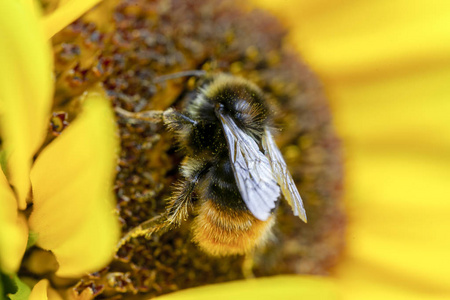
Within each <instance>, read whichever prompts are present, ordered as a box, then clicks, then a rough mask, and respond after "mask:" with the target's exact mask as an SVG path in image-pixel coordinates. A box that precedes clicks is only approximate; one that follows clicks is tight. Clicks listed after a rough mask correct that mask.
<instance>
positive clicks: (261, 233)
mask: <svg viewBox="0 0 450 300" xmlns="http://www.w3.org/2000/svg"><path fill="white" fill-rule="evenodd" d="M274 222H275V219H274V217H270V218H269V219H268V220H266V221H260V220H258V219H256V218H255V217H254V216H253V215H252V214H251V213H250V212H249V211H236V210H232V209H223V207H221V206H218V205H217V204H215V203H214V202H213V201H210V200H207V201H206V202H205V203H203V204H202V205H200V208H199V214H198V216H197V217H196V218H195V220H194V222H193V225H192V232H193V241H194V242H196V243H197V244H198V245H199V246H200V248H202V250H203V251H205V252H206V253H209V254H210V255H214V256H226V255H236V254H246V253H248V252H250V251H251V250H252V249H254V248H255V247H258V246H262V245H263V244H265V243H266V242H267V241H268V239H269V238H270V236H271V235H272V232H271V229H272V226H273V224H274Z"/></svg>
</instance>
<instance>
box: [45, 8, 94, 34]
mask: <svg viewBox="0 0 450 300" xmlns="http://www.w3.org/2000/svg"><path fill="white" fill-rule="evenodd" d="M100 1H101V0H67V1H62V3H61V5H60V6H59V7H58V9H57V10H55V11H54V12H53V13H51V14H50V15H48V16H45V17H44V19H43V25H44V28H45V32H46V35H47V37H48V38H51V37H52V36H54V35H55V34H56V33H57V32H59V31H60V30H61V29H63V28H64V27H66V26H67V25H69V24H70V23H72V22H73V21H75V20H76V19H78V18H79V17H80V16H81V15H82V14H84V13H85V12H86V11H88V10H89V9H90V8H91V7H93V6H94V5H96V4H97V3H99V2H100Z"/></svg>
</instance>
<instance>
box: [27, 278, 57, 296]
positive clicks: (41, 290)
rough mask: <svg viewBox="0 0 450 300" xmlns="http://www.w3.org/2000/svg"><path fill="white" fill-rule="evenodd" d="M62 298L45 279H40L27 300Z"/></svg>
mask: <svg viewBox="0 0 450 300" xmlns="http://www.w3.org/2000/svg"><path fill="white" fill-rule="evenodd" d="M61 299H62V297H61V296H60V295H59V294H58V293H57V292H56V291H55V290H53V289H52V288H51V287H49V282H48V280H47V279H42V280H41V281H39V282H38V283H36V285H35V286H34V287H33V290H32V291H31V294H30V298H29V300H61Z"/></svg>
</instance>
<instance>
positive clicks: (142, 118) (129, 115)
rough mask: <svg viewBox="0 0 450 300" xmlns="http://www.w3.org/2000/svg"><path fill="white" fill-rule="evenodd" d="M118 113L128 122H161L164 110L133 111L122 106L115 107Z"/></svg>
mask: <svg viewBox="0 0 450 300" xmlns="http://www.w3.org/2000/svg"><path fill="white" fill-rule="evenodd" d="M115 111H116V113H117V114H118V115H119V116H121V117H123V118H125V119H126V120H127V122H128V123H130V124H136V123H139V122H149V123H160V122H162V121H163V114H164V111H163V110H147V111H141V112H131V111H128V110H125V109H123V108H120V107H115Z"/></svg>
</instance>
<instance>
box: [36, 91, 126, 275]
mask: <svg viewBox="0 0 450 300" xmlns="http://www.w3.org/2000/svg"><path fill="white" fill-rule="evenodd" d="M117 149H118V141H117V133H116V126H115V122H114V116H113V113H112V110H111V108H110V103H109V101H108V100H107V99H106V98H105V97H104V96H103V95H101V94H100V93H93V92H92V93H89V94H88V96H87V97H86V99H85V103H84V110H83V112H82V113H81V114H80V115H79V116H78V117H77V119H76V120H75V121H74V122H72V124H70V125H69V127H68V128H67V129H66V130H65V131H64V132H63V133H62V134H61V136H59V137H58V138H57V139H56V140H55V141H54V142H52V143H51V144H50V145H49V146H47V147H46V148H45V149H44V151H42V153H41V154H40V155H39V157H38V159H37V160H36V162H35V164H34V166H33V169H32V171H31V182H32V188H33V196H34V199H33V201H34V208H33V213H32V214H31V216H30V220H29V223H30V228H31V229H32V230H33V231H35V232H37V233H38V241H37V244H38V246H40V247H42V248H43V249H47V250H51V251H53V253H54V254H55V256H56V258H57V260H58V262H59V264H60V268H59V270H58V272H57V275H59V276H62V277H77V276H80V275H82V274H83V273H85V272H89V271H94V270H97V269H99V268H101V267H103V266H104V265H105V264H107V263H108V262H109V260H110V259H111V258H112V255H113V248H114V246H115V244H116V242H117V239H118V235H119V228H118V221H117V219H116V217H115V215H114V203H115V200H114V196H113V192H112V184H113V180H114V175H115V163H116V151H117Z"/></svg>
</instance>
